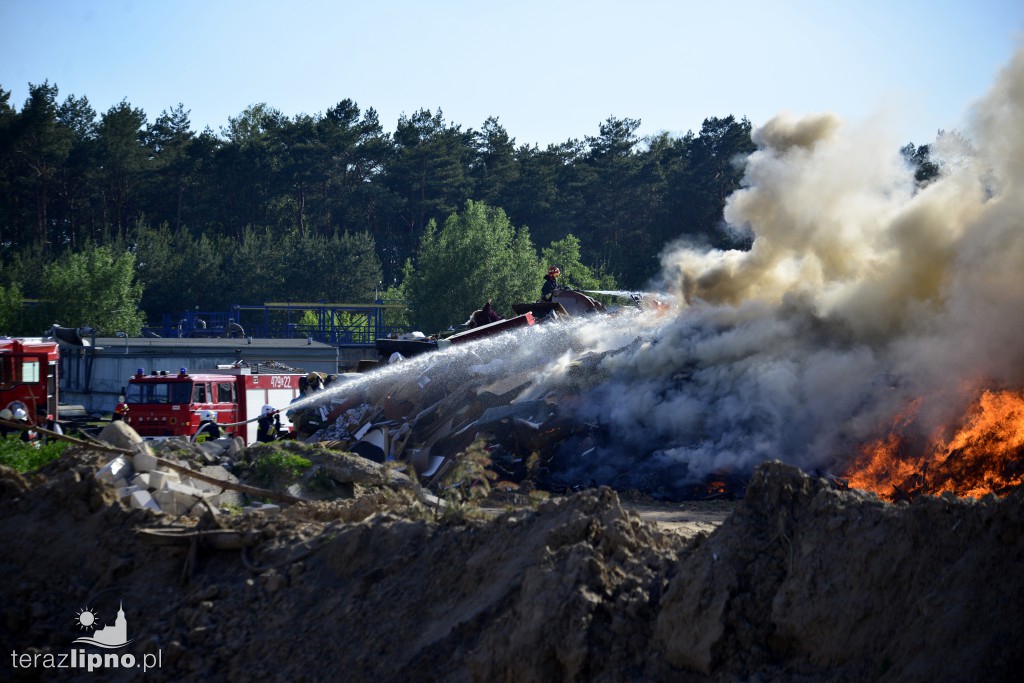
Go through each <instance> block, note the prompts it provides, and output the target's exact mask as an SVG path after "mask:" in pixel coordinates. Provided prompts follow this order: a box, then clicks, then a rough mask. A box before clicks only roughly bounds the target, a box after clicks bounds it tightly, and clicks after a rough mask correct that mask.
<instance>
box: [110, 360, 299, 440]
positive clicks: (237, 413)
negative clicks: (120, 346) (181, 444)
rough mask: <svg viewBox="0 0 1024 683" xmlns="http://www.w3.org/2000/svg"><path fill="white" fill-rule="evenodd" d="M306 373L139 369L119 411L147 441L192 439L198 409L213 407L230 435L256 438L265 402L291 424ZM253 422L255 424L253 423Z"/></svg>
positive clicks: (234, 368)
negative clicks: (287, 413) (291, 405)
mask: <svg viewBox="0 0 1024 683" xmlns="http://www.w3.org/2000/svg"><path fill="white" fill-rule="evenodd" d="M304 376H305V375H302V374H295V373H284V372H266V373H261V372H259V367H258V366H257V367H255V368H252V367H237V366H233V365H231V366H218V367H217V369H216V370H209V371H207V372H204V373H200V374H194V375H192V374H189V372H188V370H187V369H186V368H181V369H180V370H179V371H178V372H176V373H173V372H167V371H166V370H163V371H156V370H154V371H152V372H151V373H150V374H148V375H147V374H145V373H144V372H143V371H142V370H141V369H140V370H139V371H138V372H136V373H135V375H134V376H132V377H131V378H130V379H129V380H128V387H127V389H126V391H125V396H124V401H123V402H121V403H119V404H118V405H117V407H116V408H115V411H116V412H117V414H119V415H121V416H122V419H124V421H125V422H127V423H128V424H129V425H131V426H132V428H133V429H134V430H135V431H136V432H138V433H139V436H141V437H142V438H144V439H160V438H166V437H171V436H183V437H191V436H192V435H193V434H195V432H196V430H197V429H198V428H199V423H200V418H199V413H200V411H207V410H210V411H213V412H214V413H215V414H216V416H217V424H218V425H221V427H222V429H223V431H224V432H225V433H226V435H227V436H240V437H242V438H243V439H245V442H246V443H247V444H250V443H252V442H254V441H256V418H258V417H259V416H260V410H261V409H262V408H263V406H265V405H271V406H273V407H274V408H276V409H277V410H279V411H280V416H281V428H282V429H283V430H286V429H287V428H288V427H290V426H291V423H290V422H289V421H288V418H287V417H286V416H285V410H286V409H287V407H288V404H289V403H291V401H292V400H293V399H294V398H296V397H297V396H299V378H301V377H304ZM250 420H251V422H250Z"/></svg>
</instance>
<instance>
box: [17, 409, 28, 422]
mask: <svg viewBox="0 0 1024 683" xmlns="http://www.w3.org/2000/svg"><path fill="white" fill-rule="evenodd" d="M14 419H15V420H18V421H19V422H28V412H26V411H25V409H24V408H20V407H19V408H15V409H14Z"/></svg>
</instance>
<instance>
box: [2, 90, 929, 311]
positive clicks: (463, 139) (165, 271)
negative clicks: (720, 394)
mask: <svg viewBox="0 0 1024 683" xmlns="http://www.w3.org/2000/svg"><path fill="white" fill-rule="evenodd" d="M10 96H11V93H10V92H8V91H5V90H4V89H3V88H2V87H0V255H2V266H3V270H2V272H0V285H2V286H4V287H5V288H7V289H6V290H5V295H9V294H10V291H11V289H12V288H15V287H16V288H17V292H18V293H19V294H20V295H22V296H23V297H28V298H33V297H36V298H40V299H44V300H46V299H47V297H48V296H50V297H52V296H53V293H54V291H55V289H54V286H53V283H52V282H47V279H46V278H47V277H48V276H47V273H48V272H49V273H50V275H49V277H51V278H52V277H54V273H53V267H54V265H55V264H61V263H62V261H61V260H62V259H64V260H65V261H66V260H68V259H71V258H73V257H74V255H78V256H81V255H82V254H85V253H87V252H89V253H92V251H94V250H95V249H97V248H102V249H104V250H107V251H104V252H101V253H100V256H101V257H102V259H107V258H109V259H110V260H111V262H112V263H119V261H118V259H119V258H120V257H121V255H122V254H124V253H128V254H131V255H132V257H133V258H134V263H132V264H130V266H131V268H132V269H133V271H134V278H135V280H134V283H133V285H132V286H138V287H139V288H140V289H139V290H138V292H137V294H138V306H139V308H140V309H141V310H142V311H145V316H148V318H149V319H150V320H154V319H159V316H160V315H161V314H164V313H177V312H180V311H183V310H188V309H193V308H195V307H197V306H198V307H200V308H202V309H206V310H214V309H217V310H226V309H227V308H228V307H229V306H230V305H231V304H234V303H242V304H252V303H260V302H262V301H265V300H270V299H272V300H297V301H301V300H326V301H342V300H350V301H368V300H370V299H371V298H372V297H373V296H375V295H378V294H379V292H380V291H381V290H382V289H391V290H393V291H398V292H401V293H402V294H404V295H406V296H408V295H409V294H410V292H408V291H403V290H402V289H401V288H402V286H403V285H404V284H405V283H403V282H402V280H403V278H405V277H408V276H409V275H410V274H414V273H415V271H414V270H410V267H412V268H413V269H414V268H415V261H416V257H417V253H418V250H420V251H422V249H423V248H424V239H425V237H427V236H428V235H429V233H430V230H436V229H437V227H438V226H441V225H444V224H445V222H446V221H448V220H449V218H451V217H452V216H454V215H456V214H459V213H460V212H467V213H469V212H471V211H477V212H480V211H483V210H484V208H486V210H487V211H492V210H498V211H500V212H501V215H500V217H499V218H498V219H497V220H498V221H499V222H500V221H502V220H506V219H507V221H508V223H509V225H511V226H513V227H514V230H516V231H522V234H523V235H525V236H527V237H528V239H529V243H530V244H531V245H536V248H537V249H538V250H540V249H545V248H547V249H550V248H551V245H556V244H563V245H564V244H565V242H564V241H565V240H567V239H569V240H570V244H572V245H573V246H578V251H579V259H580V263H581V264H586V267H587V268H588V269H589V271H590V272H592V273H593V274H595V277H597V278H598V279H600V280H601V281H603V282H610V281H614V282H617V283H618V285H619V286H621V287H626V288H636V287H642V286H643V285H644V284H646V283H647V281H648V279H649V278H650V277H652V276H653V275H655V274H656V273H657V272H658V266H659V263H658V255H659V253H660V251H661V249H662V248H663V247H664V246H665V245H666V244H668V243H669V242H671V241H674V240H676V239H679V238H684V237H685V238H688V239H690V240H693V241H697V242H702V243H705V244H707V245H709V246H716V247H724V246H730V247H736V246H739V247H742V246H744V243H743V238H742V237H738V236H736V235H734V234H733V233H731V232H729V231H726V230H724V229H723V227H722V225H721V214H722V208H723V206H724V202H725V199H726V197H728V195H729V194H730V193H731V192H732V191H733V190H735V189H736V188H737V187H739V183H740V180H741V177H742V173H743V163H742V161H743V159H744V158H745V157H746V156H747V155H748V154H750V153H751V152H752V151H753V150H754V145H753V143H752V141H751V135H750V134H751V124H750V122H749V121H747V120H746V119H745V118H743V119H739V120H737V119H736V118H735V117H733V116H725V117H723V118H715V117H711V118H708V119H706V120H705V121H704V122H703V125H702V126H701V129H700V131H698V132H697V133H693V132H692V131H691V132H687V133H686V134H685V135H682V136H673V135H670V134H668V133H662V134H659V135H655V136H652V137H646V138H643V139H641V138H640V137H638V135H637V130H638V128H639V125H640V121H638V120H635V119H629V118H615V117H610V118H608V119H607V120H606V121H604V122H603V123H601V124H600V125H599V126H598V132H597V134H596V135H593V136H585V137H583V138H582V139H572V140H568V141H566V142H564V143H561V144H556V145H549V146H548V147H546V148H544V149H541V148H539V147H538V146H537V145H532V146H530V145H517V144H516V141H515V139H514V138H513V137H511V136H510V135H509V133H508V131H506V130H505V129H504V128H503V127H502V125H501V124H500V123H499V120H498V119H497V118H495V117H492V118H488V119H487V120H486V121H484V123H483V124H482V126H481V127H480V129H479V130H475V129H463V128H462V126H461V125H459V124H455V123H452V122H449V121H447V120H445V118H444V115H443V112H442V111H441V110H440V109H438V110H437V111H430V110H427V109H421V110H419V111H416V112H415V113H413V114H412V115H408V116H407V115H402V116H401V117H400V118H399V120H398V122H397V126H396V128H395V130H394V131H393V132H387V131H385V130H384V127H383V126H382V124H381V122H380V121H379V119H378V116H377V113H376V112H375V110H373V109H372V108H371V109H367V110H365V111H364V110H361V109H360V107H359V106H358V105H357V104H356V103H355V102H353V101H352V100H349V99H345V100H342V101H340V102H339V103H338V104H337V105H336V106H334V107H331V108H330V109H328V110H327V111H326V112H325V113H323V114H316V115H306V114H300V115H296V116H291V117H289V116H286V115H285V114H283V113H282V112H280V111H278V110H277V109H274V108H272V107H270V106H268V105H266V104H256V105H252V106H250V107H248V108H247V109H246V110H245V111H243V112H242V113H240V114H239V115H238V116H237V117H234V118H229V120H228V122H227V124H226V125H225V126H224V127H222V128H221V130H220V131H219V132H214V131H212V130H211V129H209V128H207V129H205V130H203V131H199V132H196V131H194V130H192V124H191V122H190V119H189V112H188V110H186V109H185V107H184V105H181V104H179V105H177V106H175V107H172V108H170V109H168V110H165V111H163V112H161V114H160V115H159V116H157V117H156V118H155V120H153V121H152V122H150V121H149V119H148V117H147V114H146V113H145V112H144V111H142V110H141V109H139V108H136V107H133V106H131V104H130V103H129V102H127V101H122V102H121V103H119V104H117V105H115V106H113V107H111V108H110V109H109V110H108V111H106V112H104V113H102V114H97V112H96V111H94V110H93V108H92V107H91V106H90V104H89V101H88V99H87V98H86V97H76V96H74V95H70V96H67V97H65V98H63V99H61V98H60V97H59V93H58V88H57V86H56V85H53V84H50V83H49V82H45V83H43V84H41V85H31V84H30V86H29V95H28V97H27V99H26V101H25V103H24V105H23V106H22V107H21V108H20V109H18V108H16V107H15V106H14V105H13V104H12V103H11V102H10ZM909 147H910V154H912V155H913V154H916V155H917V156H918V157H920V156H921V150H924V157H923V161H924V162H927V161H928V159H927V149H926V148H924V147H922V148H919V149H917V150H915V149H914V148H913V146H912V145H911V146H909ZM918 161H919V162H920V161H921V160H920V159H918ZM474 203H475V204H474ZM474 206H476V208H475V209H474V208H473V207H474ZM481 207H484V208H481ZM488 215H490V214H488ZM487 220H491V219H487ZM431 226H433V227H431ZM517 234H518V232H517ZM91 250H92V251H91ZM537 255H538V258H539V256H540V253H538V254H537ZM89 258H96V254H95V253H92V256H90V257H89ZM66 265H67V264H65V266H66ZM537 267H538V268H543V267H544V265H543V264H542V263H540V262H539V261H538V266H537ZM48 269H49V270H48ZM587 276H588V277H589V273H588V275H587ZM530 277H534V275H533V274H531V275H530ZM412 279H413V280H416V281H417V282H421V283H422V282H428V281H432V280H433V279H437V278H432V277H426V278H425V277H422V273H421V274H420V277H419V278H418V279H417V278H415V277H414V278H412ZM442 279H443V278H442ZM396 288H397V289H396ZM421 294H422V293H421ZM465 294H474V295H475V294H476V293H475V292H467V293H465ZM421 298H422V297H421Z"/></svg>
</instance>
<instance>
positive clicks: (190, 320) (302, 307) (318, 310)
mask: <svg viewBox="0 0 1024 683" xmlns="http://www.w3.org/2000/svg"><path fill="white" fill-rule="evenodd" d="M396 308H405V304H404V303H402V302H397V301H387V302H386V301H381V300H378V301H377V302H376V303H373V304H335V303H325V302H323V301H317V302H268V303H264V304H262V305H256V306H242V305H234V306H232V307H231V310H230V311H226V312H225V311H199V310H195V311H186V312H185V313H183V314H181V315H178V316H175V315H170V314H165V315H164V316H163V318H162V320H161V322H160V324H159V325H155V326H149V327H147V328H145V329H144V330H143V333H144V334H150V335H158V336H160V337H252V338H254V339H295V338H299V339H312V340H313V341H318V342H322V343H324V344H330V345H331V346H373V344H374V340H376V339H378V338H381V337H387V336H389V335H391V334H392V333H397V334H401V333H403V332H407V331H408V328H406V327H402V326H396V325H387V324H385V322H384V313H385V311H386V310H388V309H396Z"/></svg>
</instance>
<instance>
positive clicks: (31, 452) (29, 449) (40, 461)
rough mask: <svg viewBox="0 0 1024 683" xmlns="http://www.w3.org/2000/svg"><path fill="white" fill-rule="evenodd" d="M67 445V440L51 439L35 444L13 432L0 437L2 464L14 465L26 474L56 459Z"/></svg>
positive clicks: (0, 463)
mask: <svg viewBox="0 0 1024 683" xmlns="http://www.w3.org/2000/svg"><path fill="white" fill-rule="evenodd" d="M67 446H68V443H67V442H66V441H50V442H49V443H46V444H40V445H39V446H33V445H32V444H28V443H25V442H24V441H22V440H21V439H20V438H19V436H18V435H17V434H11V435H8V436H7V437H6V438H3V439H0V465H5V466H6V467H12V468H14V469H15V470H17V471H18V472H20V473H22V474H24V473H25V472H31V471H33V470H37V469H39V468H40V467H42V466H43V465H45V464H47V463H49V462H52V461H54V460H56V459H57V458H59V457H60V456H61V454H62V453H63V452H64V449H65V448H67Z"/></svg>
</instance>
